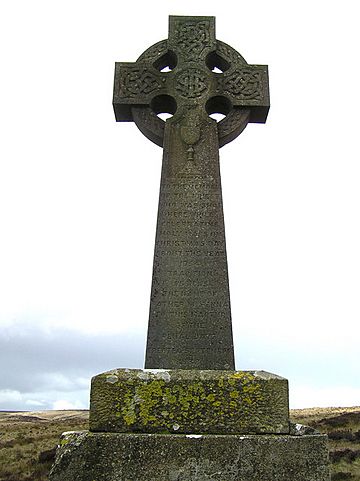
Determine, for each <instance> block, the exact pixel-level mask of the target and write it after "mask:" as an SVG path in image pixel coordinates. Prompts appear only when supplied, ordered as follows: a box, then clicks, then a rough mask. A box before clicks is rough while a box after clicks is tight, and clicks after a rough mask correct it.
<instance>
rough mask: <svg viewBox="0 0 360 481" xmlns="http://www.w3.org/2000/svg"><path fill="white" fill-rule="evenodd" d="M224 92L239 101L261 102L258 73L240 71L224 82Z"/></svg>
mask: <svg viewBox="0 0 360 481" xmlns="http://www.w3.org/2000/svg"><path fill="white" fill-rule="evenodd" d="M223 88H224V90H225V91H226V92H229V94H231V95H233V96H234V97H237V98H239V99H246V100H261V99H262V90H263V89H262V82H261V74H260V73H259V72H252V71H251V70H250V69H249V70H246V69H241V70H240V71H235V72H233V73H232V74H231V75H230V76H228V77H226V79H225V80H224V87H223Z"/></svg>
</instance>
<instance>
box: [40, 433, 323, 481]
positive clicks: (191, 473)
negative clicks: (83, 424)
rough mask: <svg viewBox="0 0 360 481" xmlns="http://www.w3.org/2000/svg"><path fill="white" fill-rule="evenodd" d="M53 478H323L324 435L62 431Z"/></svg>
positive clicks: (247, 480)
mask: <svg viewBox="0 0 360 481" xmlns="http://www.w3.org/2000/svg"><path fill="white" fill-rule="evenodd" d="M50 479H51V481H75V480H76V481H275V480H276V481H325V480H326V481H327V480H328V479H329V468H328V455H327V447H326V436H323V435H318V434H313V435H306V434H305V435H299V436H297V435H214V434H205V435H196V434H195V435H194V434H134V433H133V434H128V433H91V432H87V431H83V432H77V433H68V434H64V435H63V437H62V440H61V447H60V449H59V451H58V454H57V459H56V462H55V464H54V466H53V469H52V473H51V477H50Z"/></svg>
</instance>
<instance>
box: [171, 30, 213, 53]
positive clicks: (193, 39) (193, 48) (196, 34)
mask: <svg viewBox="0 0 360 481" xmlns="http://www.w3.org/2000/svg"><path fill="white" fill-rule="evenodd" d="M209 29H210V24H209V22H207V21H203V22H177V23H176V40H177V48H178V50H179V51H180V52H181V53H182V54H184V55H186V56H187V58H188V59H189V60H191V59H193V58H196V57H199V55H200V54H201V52H202V51H203V50H204V48H205V47H207V46H209V44H210V33H209Z"/></svg>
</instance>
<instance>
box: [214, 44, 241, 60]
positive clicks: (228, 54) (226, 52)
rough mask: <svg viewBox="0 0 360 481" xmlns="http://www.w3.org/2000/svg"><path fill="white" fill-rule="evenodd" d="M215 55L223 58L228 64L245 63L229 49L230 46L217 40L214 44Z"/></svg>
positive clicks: (237, 54)
mask: <svg viewBox="0 0 360 481" xmlns="http://www.w3.org/2000/svg"><path fill="white" fill-rule="evenodd" d="M216 53H217V54H218V55H220V56H221V57H223V58H224V59H225V60H227V61H228V62H229V63H244V64H246V61H245V60H244V59H243V57H242V56H241V55H240V54H239V53H238V52H237V51H236V50H235V49H233V48H232V47H230V45H227V44H226V43H224V42H221V41H220V40H217V42H216Z"/></svg>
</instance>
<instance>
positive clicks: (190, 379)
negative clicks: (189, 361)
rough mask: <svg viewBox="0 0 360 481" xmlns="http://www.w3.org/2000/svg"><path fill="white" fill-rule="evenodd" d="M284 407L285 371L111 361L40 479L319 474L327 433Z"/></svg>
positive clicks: (250, 480) (304, 480) (316, 480)
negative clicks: (84, 413) (86, 420)
mask: <svg viewBox="0 0 360 481" xmlns="http://www.w3.org/2000/svg"><path fill="white" fill-rule="evenodd" d="M288 413H289V410H288V385H287V381H286V379H284V378H281V377H279V376H275V375H274V374H270V373H267V372H264V371H191V370H189V371H186V370H139V369H131V370H130V369H115V370H113V371H109V372H106V373H104V374H100V375H98V376H95V377H94V378H93V380H92V388H91V406H90V431H81V432H71V433H64V434H63V436H62V438H61V441H60V445H59V449H58V451H57V456H56V461H55V464H54V466H53V468H52V471H51V473H50V481H74V480H76V481H328V480H329V466H328V450H327V437H326V436H324V435H320V434H319V433H317V432H316V431H314V430H312V429H310V428H305V427H303V426H300V425H291V424H290V422H289V417H288Z"/></svg>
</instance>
